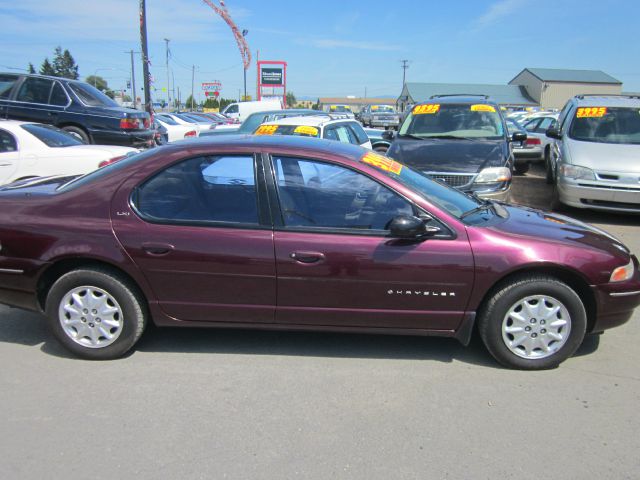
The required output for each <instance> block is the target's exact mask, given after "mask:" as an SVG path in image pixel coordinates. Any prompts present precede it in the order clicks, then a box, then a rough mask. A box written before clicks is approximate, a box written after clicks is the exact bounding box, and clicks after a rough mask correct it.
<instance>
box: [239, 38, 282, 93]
mask: <svg viewBox="0 0 640 480" xmlns="http://www.w3.org/2000/svg"><path fill="white" fill-rule="evenodd" d="M248 33H249V30H247V29H246V28H245V29H244V30H242V37H243V38H244V37H246V36H247V34H248ZM247 68H249V64H248V63H247V64H246V65H244V101H245V102H246V101H247ZM285 94H286V92H285Z"/></svg>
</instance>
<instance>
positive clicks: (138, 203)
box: [112, 153, 276, 323]
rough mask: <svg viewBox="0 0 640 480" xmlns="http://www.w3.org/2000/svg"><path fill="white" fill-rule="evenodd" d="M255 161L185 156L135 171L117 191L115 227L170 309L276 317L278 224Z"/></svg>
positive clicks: (172, 312)
mask: <svg viewBox="0 0 640 480" xmlns="http://www.w3.org/2000/svg"><path fill="white" fill-rule="evenodd" d="M257 161H258V160H256V158H255V156H254V155H247V154H233V155H232V154H221V153H211V154H210V155H201V156H197V157H194V158H186V159H183V160H181V161H179V162H178V163H173V164H172V165H170V166H168V167H166V168H163V169H162V170H161V171H159V172H153V174H151V175H150V174H149V173H148V172H144V171H143V172H142V174H137V176H135V177H133V178H131V179H129V180H127V181H126V182H125V183H124V184H123V186H122V187H120V189H119V191H118V192H117V194H116V196H115V197H114V200H113V203H112V220H113V227H114V231H115V234H116V236H117V237H118V239H119V241H120V242H121V243H122V245H123V247H124V249H125V250H126V251H127V253H128V254H129V256H130V257H131V258H132V259H133V261H134V262H135V263H136V264H137V265H138V267H139V268H140V269H141V271H142V273H143V274H144V275H145V277H146V279H147V281H148V282H149V284H150V286H151V288H152V290H153V292H154V294H155V297H156V299H157V301H158V304H159V307H160V308H161V309H162V311H163V312H164V313H165V314H166V315H168V316H169V317H172V318H174V319H178V320H183V321H193V322H219V323H238V322H239V323H243V322H248V323H270V322H273V320H274V314H275V299H276V293H275V291H276V290H275V289H276V279H275V278H276V276H275V273H276V272H275V263H274V254H273V231H272V225H271V220H270V218H268V211H267V212H266V216H265V209H264V208H261V207H264V202H263V201H261V200H260V197H261V195H262V194H261V193H260V192H262V191H263V188H262V187H259V185H260V181H258V180H257V178H258V177H257V174H256V171H257V168H258V165H257V164H256V162H257ZM260 178H261V177H260ZM132 192H133V193H132Z"/></svg>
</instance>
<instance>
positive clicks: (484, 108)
mask: <svg viewBox="0 0 640 480" xmlns="http://www.w3.org/2000/svg"><path fill="white" fill-rule="evenodd" d="M471 111H472V112H493V113H495V112H496V109H495V108H494V107H493V106H491V105H487V104H486V103H478V104H476V105H471Z"/></svg>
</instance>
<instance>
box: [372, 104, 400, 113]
mask: <svg viewBox="0 0 640 480" xmlns="http://www.w3.org/2000/svg"><path fill="white" fill-rule="evenodd" d="M371 113H396V111H395V109H394V108H393V107H390V106H388V105H374V106H373V107H371Z"/></svg>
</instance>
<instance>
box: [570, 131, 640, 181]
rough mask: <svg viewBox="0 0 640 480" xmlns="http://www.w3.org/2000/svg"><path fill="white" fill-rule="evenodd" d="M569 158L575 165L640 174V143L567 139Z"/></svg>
mask: <svg viewBox="0 0 640 480" xmlns="http://www.w3.org/2000/svg"><path fill="white" fill-rule="evenodd" d="M567 147H568V148H569V158H570V159H571V163H572V164H574V165H580V166H582V167H587V168H590V169H592V170H604V171H607V172H620V173H638V174H640V145H628V144H627V145H619V144H612V143H597V142H581V141H578V140H572V139H568V140H567Z"/></svg>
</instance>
